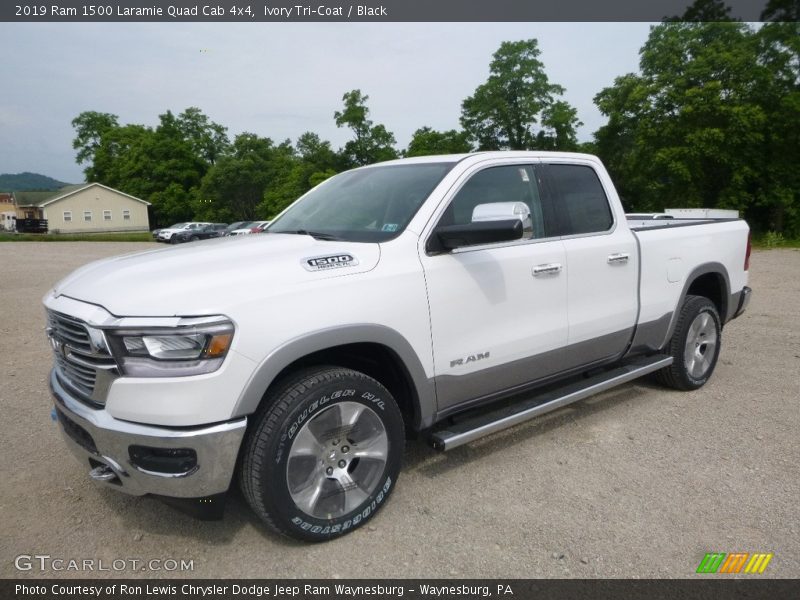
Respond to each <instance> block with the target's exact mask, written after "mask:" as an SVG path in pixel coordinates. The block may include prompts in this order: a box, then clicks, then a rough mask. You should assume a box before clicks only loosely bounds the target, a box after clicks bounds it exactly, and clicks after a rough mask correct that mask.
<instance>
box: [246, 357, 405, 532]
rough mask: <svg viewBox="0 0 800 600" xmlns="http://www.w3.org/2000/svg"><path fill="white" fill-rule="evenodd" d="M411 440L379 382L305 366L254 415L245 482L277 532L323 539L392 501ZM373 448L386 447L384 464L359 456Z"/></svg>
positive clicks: (359, 523)
mask: <svg viewBox="0 0 800 600" xmlns="http://www.w3.org/2000/svg"><path fill="white" fill-rule="evenodd" d="M351 415H357V416H354V417H353V422H354V423H355V425H351V426H350V427H349V429H348V428H347V426H346V425H342V423H343V421H344V417H347V416H351ZM337 419H338V421H337ZM337 423H338V427H337V426H336V424H337ZM381 428H383V430H382V432H381ZM384 434H385V439H384V437H383V436H384ZM370 435H372V436H373V438H374V439H371V438H369V436H370ZM309 436H310V437H309ZM317 436H319V437H317ZM306 440H312V441H313V443H312V444H306V443H305V441H306ZM362 441H363V444H362ZM328 442H331V444H330V445H328ZM378 442H380V443H379V444H378ZM360 444H361V445H360ZM375 444H378V445H377V446H376V445H375ZM404 444H405V435H404V427H403V418H402V415H401V414H400V410H399V409H398V408H397V404H396V403H395V401H394V398H392V396H391V394H390V393H389V391H388V390H387V389H386V388H385V387H383V386H382V385H381V384H380V383H378V382H377V381H376V380H374V379H372V378H371V377H368V376H367V375H365V374H363V373H360V372H358V371H353V370H351V369H344V368H340V367H314V368H310V369H304V370H302V371H298V372H296V373H293V374H291V375H289V376H287V377H286V378H284V379H283V380H282V381H281V382H279V383H278V384H277V385H276V386H274V387H273V389H272V390H271V391H269V392H268V393H267V396H266V397H265V399H264V401H263V402H262V406H261V408H260V409H259V410H258V411H257V412H256V413H255V415H253V419H252V425H251V426H250V427H249V430H248V434H247V436H246V437H245V440H244V444H243V453H242V462H241V468H240V470H239V482H240V485H241V488H242V491H243V493H244V496H245V498H246V499H247V501H248V502H249V503H250V506H251V507H252V508H253V510H254V511H255V513H256V514H257V515H258V516H259V517H260V518H261V519H262V520H263V521H264V522H265V523H266V524H267V525H268V526H269V527H270V528H271V529H273V530H274V531H276V532H278V533H282V534H285V535H287V536H290V537H293V538H296V539H300V540H305V541H312V542H322V541H326V540H330V539H333V538H336V537H339V536H341V535H344V534H346V533H349V532H350V531H353V530H355V529H357V528H358V527H361V526H362V525H364V523H366V522H367V521H369V520H370V519H371V518H372V517H373V516H374V515H375V513H376V512H377V511H378V510H379V509H380V508H381V507H382V506H383V505H384V504H386V501H387V499H388V497H389V495H390V494H391V492H392V490H393V489H394V486H395V485H396V483H397V477H398V474H399V472H400V465H401V462H402V457H403V447H404ZM301 446H307V448H313V450H311V451H309V452H306V450H307V448H302V447H301ZM378 446H379V448H378ZM370 447H374V448H378V449H377V450H375V451H374V453H375V454H379V453H380V451H382V450H384V451H385V462H383V463H382V462H381V458H375V457H373V456H364V458H360V457H356V454H362V455H365V454H366V453H369V452H371V451H370V450H369V449H368V448H370ZM323 448H324V450H323ZM318 449H319V450H318ZM348 453H349V454H348ZM345 459H347V460H345ZM290 461H291V465H292V466H291V469H290ZM345 463H346V464H345ZM342 479H344V481H345V482H347V484H346V485H345V484H344V483H342ZM320 482H321V483H320ZM364 488H366V489H364ZM307 490H311V491H310V492H308V491H307ZM314 491H316V495H314ZM306 496H310V497H312V498H314V500H309V501H308V503H307V505H304V508H301V505H299V504H298V502H297V501H296V500H295V498H300V497H302V498H303V499H305V498H306ZM301 504H302V502H301ZM309 511H310V512H309Z"/></svg>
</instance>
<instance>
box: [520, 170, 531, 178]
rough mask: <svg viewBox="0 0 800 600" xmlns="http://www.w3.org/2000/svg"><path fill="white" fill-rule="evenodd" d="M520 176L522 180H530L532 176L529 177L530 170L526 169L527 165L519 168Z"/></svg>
mask: <svg viewBox="0 0 800 600" xmlns="http://www.w3.org/2000/svg"><path fill="white" fill-rule="evenodd" d="M519 176H520V177H522V181H530V180H531V178H530V177H528V171H526V170H525V167H520V168H519Z"/></svg>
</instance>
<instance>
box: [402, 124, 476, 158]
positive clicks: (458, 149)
mask: <svg viewBox="0 0 800 600" xmlns="http://www.w3.org/2000/svg"><path fill="white" fill-rule="evenodd" d="M464 152H472V144H470V143H469V139H468V135H467V132H466V131H456V130H455V129H450V130H449V131H436V130H435V129H431V128H430V127H422V128H420V129H417V130H416V131H415V132H414V135H413V136H412V137H411V142H409V144H408V149H407V150H406V152H405V155H406V156H429V155H431V154H461V153H464Z"/></svg>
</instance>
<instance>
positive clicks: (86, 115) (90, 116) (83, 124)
mask: <svg viewBox="0 0 800 600" xmlns="http://www.w3.org/2000/svg"><path fill="white" fill-rule="evenodd" d="M72 127H73V128H74V129H75V139H74V140H72V147H73V148H74V149H75V150H77V151H78V154H77V156H76V157H75V160H76V161H77V163H78V164H79V165H81V164H83V163H85V162H87V163H90V164H89V166H88V167H87V170H88V169H91V168H92V163H94V156H95V153H96V152H97V149H98V148H99V147H100V144H101V142H102V139H103V135H105V134H106V133H108V132H109V131H110V130H112V129H115V128H117V127H119V123H118V117H117V115H112V114H111V113H101V112H96V111H93V110H89V111H85V112H82V113H81V114H79V115H78V116H77V117H75V118H74V119H72ZM84 173H86V171H84ZM86 180H87V181H91V179H90V178H89V176H88V174H87V177H86Z"/></svg>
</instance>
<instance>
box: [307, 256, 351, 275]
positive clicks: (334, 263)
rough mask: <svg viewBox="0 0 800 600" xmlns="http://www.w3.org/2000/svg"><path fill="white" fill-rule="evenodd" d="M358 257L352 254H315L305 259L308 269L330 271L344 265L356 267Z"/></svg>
mask: <svg viewBox="0 0 800 600" xmlns="http://www.w3.org/2000/svg"><path fill="white" fill-rule="evenodd" d="M357 264H358V259H357V258H356V257H355V256H353V255H352V254H329V255H327V256H314V257H312V258H304V259H303V267H304V268H305V270H306V271H330V270H331V269H341V268H344V267H355V266H356V265H357Z"/></svg>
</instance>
